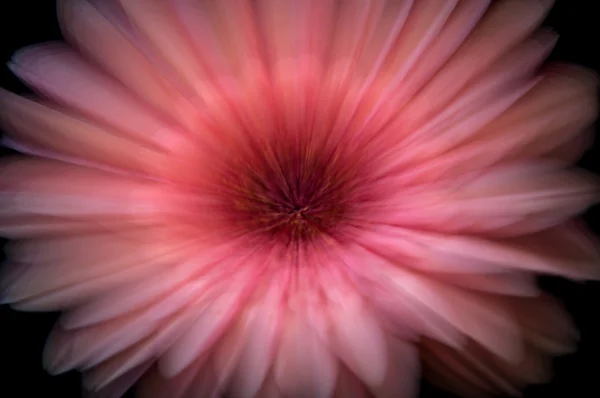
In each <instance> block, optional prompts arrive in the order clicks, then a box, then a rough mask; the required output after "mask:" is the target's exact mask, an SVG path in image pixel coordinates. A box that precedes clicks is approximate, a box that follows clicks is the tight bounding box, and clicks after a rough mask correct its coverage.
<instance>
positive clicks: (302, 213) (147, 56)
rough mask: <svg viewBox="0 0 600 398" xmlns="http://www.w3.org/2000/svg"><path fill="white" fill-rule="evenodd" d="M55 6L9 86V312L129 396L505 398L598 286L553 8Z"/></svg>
mask: <svg viewBox="0 0 600 398" xmlns="http://www.w3.org/2000/svg"><path fill="white" fill-rule="evenodd" d="M488 3H489V2H487V1H483V0H463V1H458V0H447V1H440V2H438V1H424V0H423V1H417V0H415V1H408V0H406V1H393V0H389V1H383V0H382V1H379V0H375V1H358V0H356V1H344V2H337V1H334V0H306V1H292V0H259V1H249V0H231V1H204V2H202V1H196V0H120V1H119V0H106V1H100V0H97V1H94V0H62V1H59V7H58V9H59V18H60V22H61V26H62V29H63V32H64V34H65V36H66V38H67V41H68V42H69V43H70V44H71V45H72V47H71V46H69V45H66V44H63V43H49V44H43V45H39V46H33V47H30V48H26V49H24V50H22V51H20V52H18V53H17V54H16V55H15V57H14V59H13V61H12V64H11V67H12V70H13V71H14V73H15V74H17V75H18V76H19V77H20V78H21V79H22V80H24V81H25V82H26V83H28V84H29V85H30V86H31V87H33V88H34V89H35V90H36V91H37V92H38V93H39V94H40V95H41V96H42V97H43V98H44V99H43V100H31V99H27V98H23V97H19V96H16V95H14V94H11V93H8V92H5V91H2V92H1V93H0V106H1V108H2V109H3V112H2V122H3V125H4V127H5V129H6V130H7V132H8V140H7V141H6V143H7V144H8V145H11V146H12V147H14V148H16V149H18V150H19V151H21V152H23V153H26V154H29V155H33V156H20V157H15V158H13V159H9V160H5V161H4V163H3V164H2V166H1V171H0V173H1V174H0V209H1V210H0V232H1V233H2V234H3V235H5V236H7V237H9V238H13V239H16V241H15V242H14V243H12V245H11V246H10V247H9V248H8V254H9V258H10V259H11V264H9V266H7V267H6V268H5V274H4V276H3V285H2V292H3V298H4V302H6V303H10V304H12V305H13V306H14V307H15V308H17V309H22V310H36V311H38V310H43V311H47V310H62V311H64V315H63V317H62V318H61V320H60V322H59V324H58V325H57V326H56V329H55V331H54V333H53V334H52V336H51V337H50V339H49V342H48V344H47V349H46V352H45V363H46V366H47V368H48V370H49V371H50V372H51V373H60V372H64V371H67V370H70V369H78V370H81V371H84V372H85V384H86V386H87V387H88V388H89V389H91V390H93V391H98V392H100V393H102V394H105V395H104V396H120V395H121V394H123V393H124V391H126V390H127V389H128V388H129V387H130V386H132V385H133V384H134V383H136V381H137V380H138V379H140V378H141V377H142V376H144V377H143V379H142V382H141V383H140V389H141V391H142V393H144V394H145V396H148V397H157V398H163V397H171V398H178V397H187V396H194V397H205V396H206V397H214V396H218V395H219V394H226V395H228V396H232V397H296V396H302V397H332V396H334V397H349V396H352V397H363V396H376V397H411V396H415V395H416V394H417V383H418V379H419V375H420V368H421V363H423V364H425V365H426V370H427V371H428V374H430V375H431V377H432V379H433V380H434V381H437V382H440V383H442V384H443V385H445V386H447V387H450V388H454V389H456V390H457V391H458V392H460V393H464V394H470V393H473V392H478V391H479V392H484V393H486V392H494V391H499V392H502V393H509V394H510V393H515V392H517V391H518V389H519V388H520V387H522V386H523V385H525V384H528V383H535V382H542V381H544V380H545V378H546V377H547V373H546V372H545V369H546V368H545V367H544V364H545V363H546V361H547V357H548V356H549V354H550V355H557V354H562V353H565V352H568V351H569V350H571V349H573V348H574V343H575V340H576V333H575V331H574V328H573V326H572V325H571V323H570V321H569V318H568V316H567V315H565V314H563V312H562V310H561V307H560V305H559V304H558V303H556V302H554V301H552V299H551V298H549V297H547V296H546V295H544V294H542V293H541V292H539V291H538V290H537V289H536V283H535V275H536V274H552V275H559V276H563V277H566V278H571V279H575V280H585V279H591V278H597V277H598V274H599V271H600V268H598V260H599V256H598V252H597V250H596V248H595V243H594V242H593V241H592V240H591V238H590V237H588V236H587V234H586V232H585V231H584V230H582V229H581V228H579V227H578V225H577V224H576V223H575V221H573V219H574V218H575V217H576V216H577V215H579V214H580V213H581V212H582V211H584V210H585V209H586V208H587V207H588V206H590V205H591V204H592V203H594V201H596V200H597V199H598V189H597V188H598V185H597V184H596V181H594V180H593V179H592V178H591V177H590V176H588V175H586V174H585V173H583V172H581V171H578V170H573V169H571V168H569V167H568V165H569V164H571V163H573V161H574V160H575V159H577V157H578V156H579V155H580V154H581V153H582V150H584V149H585V144H586V143H587V136H585V135H584V134H582V132H583V131H584V129H585V128H586V127H587V126H589V125H590V123H591V122H592V121H593V119H594V118H595V116H596V111H597V109H596V103H595V90H596V87H595V80H594V77H593V76H590V74H589V73H588V72H587V71H585V70H582V69H579V68H577V67H572V66H561V67H554V68H547V69H546V70H544V71H543V72H541V73H539V72H538V69H539V66H540V64H541V63H542V62H543V60H544V59H545V57H546V55H547V54H548V53H549V51H550V50H551V48H552V46H553V44H554V41H555V36H554V35H553V34H552V33H551V32H548V31H544V30H537V27H538V25H539V24H540V22H541V20H542V19H543V18H544V16H545V13H546V12H547V11H548V9H549V7H550V6H551V2H549V1H523V0H505V1H501V2H498V3H496V4H494V5H492V6H491V7H489V9H488Z"/></svg>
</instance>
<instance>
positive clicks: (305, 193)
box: [221, 140, 356, 244]
mask: <svg viewBox="0 0 600 398" xmlns="http://www.w3.org/2000/svg"><path fill="white" fill-rule="evenodd" d="M347 166H348V164H347V163H346V162H343V161H342V160H341V159H340V156H339V154H338V153H337V152H336V151H332V150H327V149H325V148H318V147H317V148H315V146H314V145H312V146H311V145H308V143H302V142H294V140H286V141H284V142H270V143H264V144H262V145H251V146H250V147H249V148H248V150H247V151H245V154H244V155H242V156H240V157H239V158H238V159H236V160H235V161H234V162H233V165H232V166H231V167H229V168H228V172H227V173H225V175H224V176H223V178H222V179H221V181H225V184H224V186H225V187H226V195H225V198H226V206H227V207H228V209H227V211H226V213H227V214H228V215H229V216H230V217H231V219H230V220H229V224H230V225H234V226H239V227H242V228H243V229H244V230H245V232H250V233H255V234H258V235H259V236H261V237H268V238H269V239H273V238H275V239H277V240H278V241H280V242H282V243H284V244H290V243H293V242H298V241H307V240H312V239H315V238H317V237H320V236H323V235H335V234H336V232H337V230H338V227H339V226H340V224H341V223H343V222H344V221H345V220H346V219H347V218H348V216H349V213H350V211H351V210H352V200H351V198H352V191H353V186H354V184H355V182H356V180H355V178H354V176H353V174H352V173H351V171H352V169H351V168H349V167H347Z"/></svg>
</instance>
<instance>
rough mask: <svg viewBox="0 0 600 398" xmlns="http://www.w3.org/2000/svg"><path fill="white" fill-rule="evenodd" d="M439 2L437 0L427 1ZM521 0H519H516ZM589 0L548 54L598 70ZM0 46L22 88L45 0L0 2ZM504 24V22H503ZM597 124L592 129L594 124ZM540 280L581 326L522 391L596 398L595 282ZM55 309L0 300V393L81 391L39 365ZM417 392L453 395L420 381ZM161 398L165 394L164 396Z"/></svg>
mask: <svg viewBox="0 0 600 398" xmlns="http://www.w3.org/2000/svg"><path fill="white" fill-rule="evenodd" d="M431 1H443V0H431ZM524 1H527V0H524ZM597 3H598V2H597V1H594V0H558V1H557V2H556V5H555V7H554V9H553V10H552V12H551V13H550V15H549V17H548V18H547V20H546V22H545V25H547V26H550V27H552V28H554V30H556V31H557V32H558V33H559V34H560V40H559V42H558V45H557V47H556V49H555V51H554V52H553V53H552V55H551V60H559V61H568V62H573V63H577V64H580V65H584V66H587V67H589V68H591V69H594V70H595V71H596V72H599V71H600V63H599V52H600V40H599V39H600V27H599V24H600V20H599V16H600V14H599V13H598V12H597V11H596V7H597V5H598V4H597ZM0 18H1V21H0V29H2V42H1V43H2V45H1V48H0V50H1V54H0V56H1V58H0V73H1V76H0V79H1V81H0V86H1V87H3V88H6V89H9V90H11V91H14V92H18V93H23V92H27V91H28V90H27V88H26V87H25V86H23V85H22V84H21V83H20V82H19V81H18V80H17V79H16V78H15V77H14V76H13V75H12V74H11V73H10V72H9V70H8V69H7V68H6V66H5V65H6V62H7V61H8V60H9V59H10V56H11V54H12V53H13V52H14V51H15V50H17V49H19V48H21V47H23V46H26V45H29V44H34V43H39V42H43V41H48V40H60V39H61V35H60V31H59V28H58V24H57V21H56V16H55V2H54V1H52V0H13V1H11V0H5V1H3V2H2V3H1V5H0ZM507 29H510V26H507ZM596 131H597V130H596ZM599 154H600V145H599V144H598V143H595V144H594V146H593V148H592V149H591V150H590V151H589V152H588V153H587V154H586V155H585V156H584V158H583V159H582V160H581V162H580V166H581V167H583V168H585V169H588V170H592V171H594V172H596V173H600V162H599V161H598V155H599ZM598 214H599V208H598V207H595V208H593V209H591V210H590V211H589V212H588V213H587V214H586V215H585V220H586V221H587V222H588V224H589V225H590V226H591V228H592V229H593V230H594V231H595V232H596V234H598V235H600V222H599V221H598ZM542 284H543V285H544V286H545V287H546V288H547V289H549V290H550V291H551V292H552V293H554V294H555V295H557V296H559V297H560V298H561V299H562V300H563V301H564V303H565V305H566V307H567V309H568V310H569V311H570V313H571V314H572V316H573V318H574V320H575V323H576V324H577V326H578V327H579V328H580V330H581V342H580V346H579V351H578V352H577V353H575V354H573V355H569V356H566V357H562V358H558V359H557V360H556V361H555V377H554V379H553V381H552V382H551V383H550V384H546V385H541V386H532V387H529V388H527V390H525V392H524V397H525V398H534V397H552V396H556V397H565V398H570V397H573V398H592V397H600V383H598V382H597V381H598V379H599V378H600V366H599V361H600V344H598V339H600V326H599V325H598V323H599V322H597V320H598V319H600V309H599V308H598V305H600V283H597V282H595V283H585V284H574V283H570V282H566V281H562V280H550V279H545V280H543V281H542ZM55 319H56V314H48V313H42V314H39V313H21V312H15V311H12V310H11V309H10V308H9V307H7V306H1V307H0V396H1V397H4V398H17V397H35V396H40V394H44V396H50V397H53V396H56V397H63V398H70V397H79V396H81V387H80V376H79V374H77V373H76V372H70V373H68V374H64V375H61V376H54V377H52V376H50V375H48V374H46V373H45V372H44V370H43V369H42V362H41V358H42V349H43V345H44V341H45V339H46V336H47V335H48V333H49V331H50V328H51V326H52V324H53V322H54V320H55ZM421 397H448V398H450V397H453V396H452V395H450V394H447V393H445V392H443V391H440V390H438V389H436V388H435V387H433V386H430V385H429V384H428V383H426V382H423V385H422V391H421ZM165 398H168V397H165Z"/></svg>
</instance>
